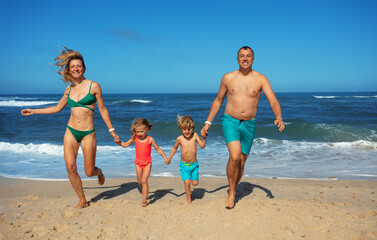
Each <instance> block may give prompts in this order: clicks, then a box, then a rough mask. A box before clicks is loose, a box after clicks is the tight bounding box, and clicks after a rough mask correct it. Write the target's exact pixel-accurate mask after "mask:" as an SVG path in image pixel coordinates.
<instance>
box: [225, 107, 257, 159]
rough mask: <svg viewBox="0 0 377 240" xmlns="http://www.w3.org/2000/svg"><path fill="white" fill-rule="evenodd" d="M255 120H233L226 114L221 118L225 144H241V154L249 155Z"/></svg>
mask: <svg viewBox="0 0 377 240" xmlns="http://www.w3.org/2000/svg"><path fill="white" fill-rule="evenodd" d="M255 122H256V120H255V118H254V119H251V120H248V121H245V120H238V119H235V118H233V117H231V116H229V115H227V114H224V117H223V134H224V138H225V142H226V144H228V143H230V142H233V141H240V142H241V152H242V153H243V154H246V155H249V153H250V149H251V145H253V140H254V134H255Z"/></svg>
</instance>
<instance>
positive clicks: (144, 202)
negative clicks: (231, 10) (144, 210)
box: [140, 201, 148, 207]
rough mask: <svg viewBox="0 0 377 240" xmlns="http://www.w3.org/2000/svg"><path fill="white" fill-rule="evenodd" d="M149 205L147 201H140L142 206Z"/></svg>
mask: <svg viewBox="0 0 377 240" xmlns="http://www.w3.org/2000/svg"><path fill="white" fill-rule="evenodd" d="M147 205H148V203H147V201H142V202H141V203H140V206H142V207H146V206H147Z"/></svg>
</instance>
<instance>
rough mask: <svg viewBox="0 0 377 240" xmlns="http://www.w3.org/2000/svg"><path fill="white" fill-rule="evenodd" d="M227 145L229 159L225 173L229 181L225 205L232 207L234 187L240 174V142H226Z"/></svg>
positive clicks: (234, 193) (234, 195)
mask: <svg viewBox="0 0 377 240" xmlns="http://www.w3.org/2000/svg"><path fill="white" fill-rule="evenodd" d="M227 146H228V150H229V160H228V164H227V167H226V173H227V177H228V183H229V193H228V198H227V201H226V203H225V207H226V208H233V207H234V200H235V197H236V187H237V184H238V181H239V179H241V177H240V176H239V175H240V174H241V143H240V142H239V141H233V142H230V143H228V144H227Z"/></svg>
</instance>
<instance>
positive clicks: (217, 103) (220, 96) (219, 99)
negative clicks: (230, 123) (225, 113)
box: [200, 74, 227, 137]
mask: <svg viewBox="0 0 377 240" xmlns="http://www.w3.org/2000/svg"><path fill="white" fill-rule="evenodd" d="M226 79H227V74H225V75H224V76H223V78H222V79H221V84H220V89H219V92H218V93H217V96H216V98H215V100H214V101H213V102H212V106H211V109H210V110H209V114H208V117H207V121H206V122H210V123H212V122H213V120H214V119H215V117H216V115H217V113H218V111H219V110H220V107H221V105H222V104H223V102H224V99H225V96H226V93H227V89H226ZM210 123H206V124H205V125H204V126H203V128H202V130H201V131H200V133H201V135H202V137H206V136H207V135H208V130H209V129H210V127H211V124H210Z"/></svg>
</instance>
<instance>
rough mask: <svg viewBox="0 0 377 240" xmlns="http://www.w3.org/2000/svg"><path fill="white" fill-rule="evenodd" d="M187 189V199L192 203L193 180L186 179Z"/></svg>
mask: <svg viewBox="0 0 377 240" xmlns="http://www.w3.org/2000/svg"><path fill="white" fill-rule="evenodd" d="M184 184H185V191H186V199H187V202H188V203H191V180H190V179H188V180H185V181H184Z"/></svg>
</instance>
